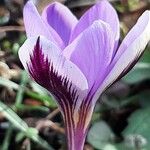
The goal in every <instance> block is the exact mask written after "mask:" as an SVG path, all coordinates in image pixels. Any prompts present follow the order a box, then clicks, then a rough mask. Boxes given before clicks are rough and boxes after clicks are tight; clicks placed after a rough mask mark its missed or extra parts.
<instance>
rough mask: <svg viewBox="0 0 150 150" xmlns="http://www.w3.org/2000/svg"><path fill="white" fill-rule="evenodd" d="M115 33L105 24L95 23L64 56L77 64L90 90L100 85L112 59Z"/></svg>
mask: <svg viewBox="0 0 150 150" xmlns="http://www.w3.org/2000/svg"><path fill="white" fill-rule="evenodd" d="M113 45H114V39H113V33H112V31H111V28H110V26H109V25H108V24H106V23H105V22H103V21H101V20H98V21H95V22H94V23H93V24H92V25H91V26H90V27H89V28H87V29H86V30H85V31H83V32H82V33H81V34H80V35H79V36H78V38H76V39H75V40H74V41H73V42H72V43H71V44H70V45H69V46H68V47H67V48H66V49H64V51H63V54H64V56H65V57H66V58H67V59H70V60H71V61H72V62H73V63H74V64H76V65H77V66H78V67H79V68H80V70H81V71H82V72H83V74H84V75H85V76H86V78H87V80H88V85H89V90H90V89H91V88H92V87H93V86H94V88H93V90H95V88H96V87H97V86H98V85H99V82H100V80H102V79H103V76H104V75H105V69H106V68H107V66H108V65H109V63H110V62H111V59H112V53H113Z"/></svg>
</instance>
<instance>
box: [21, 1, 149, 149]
mask: <svg viewBox="0 0 150 150" xmlns="http://www.w3.org/2000/svg"><path fill="white" fill-rule="evenodd" d="M24 24H25V29H26V33H27V40H26V41H25V43H24V44H23V46H22V47H21V48H20V50H19V57H20V60H21V62H22V64H23V66H24V68H25V69H26V70H27V71H28V72H29V74H30V76H31V77H32V78H33V79H34V80H35V81H36V82H37V83H38V84H40V85H41V86H43V87H44V88H45V89H47V90H48V91H49V92H50V93H51V94H52V96H53V97H54V98H55V100H56V101H57V103H58V105H59V107H60V110H61V113H62V115H63V118H64V121H65V125H66V133H67V138H68V149H69V150H82V149H83V146H84V141H85V137H86V134H87V130H88V126H89V122H90V120H91V116H92V112H93V109H94V106H95V103H96V101H97V99H98V97H99V96H100V95H101V94H102V92H103V91H104V90H105V89H106V88H108V87H109V86H110V85H111V84H112V83H114V82H115V81H116V80H118V79H120V78H121V77H122V76H123V75H125V74H126V73H127V72H128V71H129V70H130V69H131V68H132V67H133V66H134V64H135V63H136V62H137V60H138V58H139V57H140V56H141V54H142V53H143V51H144V49H145V47H146V45H147V43H148V41H149V40H150V11H145V12H144V13H143V14H142V16H141V17H140V18H139V19H138V21H137V23H136V24H135V26H134V27H133V28H132V29H131V31H130V32H129V33H128V34H127V36H126V37H125V39H124V40H123V41H122V43H121V44H120V45H119V44H118V40H119V32H120V31H119V20H118V16H117V13H116V11H115V10H114V8H113V7H112V6H111V4H110V3H109V2H108V1H107V0H101V1H99V2H98V3H97V4H96V5H94V6H93V7H92V8H90V9H89V10H88V11H87V12H86V13H85V14H84V15H83V16H82V17H81V19H80V20H77V19H76V17H75V16H74V15H73V14H72V13H71V12H70V10H69V9H68V8H67V7H65V6H64V5H62V4H60V3H57V2H54V3H52V4H50V5H48V6H47V7H46V8H45V9H44V11H43V13H42V15H41V16H40V15H39V13H38V12H37V9H36V8H35V6H34V5H33V3H32V2H31V1H29V2H27V4H26V5H25V7H24Z"/></svg>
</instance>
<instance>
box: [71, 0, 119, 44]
mask: <svg viewBox="0 0 150 150" xmlns="http://www.w3.org/2000/svg"><path fill="white" fill-rule="evenodd" d="M95 20H102V21H104V22H106V23H108V24H109V25H110V27H111V28H112V31H113V32H114V37H115V40H116V45H115V47H117V43H118V40H119V36H120V30H119V19H118V15H117V13H116V11H115V9H114V8H113V7H112V6H111V5H110V3H109V2H108V1H107V0H101V1H100V2H98V3H97V4H96V5H94V6H93V7H92V8H91V9H89V10H88V11H87V12H86V13H85V14H84V15H83V16H82V17H81V19H80V20H79V23H78V24H77V25H76V27H75V28H74V31H73V32H72V36H71V40H70V41H73V40H74V39H75V38H76V37H77V36H78V35H79V34H80V33H81V32H82V31H84V30H85V29H86V28H87V27H88V26H90V25H91V24H92V23H93V22H94V21H95Z"/></svg>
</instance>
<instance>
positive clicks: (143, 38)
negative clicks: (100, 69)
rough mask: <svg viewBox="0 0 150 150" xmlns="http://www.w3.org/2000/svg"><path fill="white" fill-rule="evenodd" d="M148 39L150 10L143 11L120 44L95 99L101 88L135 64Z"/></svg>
mask: <svg viewBox="0 0 150 150" xmlns="http://www.w3.org/2000/svg"><path fill="white" fill-rule="evenodd" d="M149 41H150V11H145V12H144V13H143V15H142V16H141V17H140V18H139V20H138V21H137V23H136V25H135V26H134V27H133V28H132V29H131V31H130V32H129V33H128V35H127V36H126V37H125V39H124V40H123V42H122V44H121V45H120V48H119V50H118V51H117V54H116V56H115V58H114V60H113V61H112V63H111V65H110V67H109V70H108V73H107V75H106V78H105V80H104V81H103V83H102V85H101V86H100V88H99V90H98V91H97V93H96V95H95V96H94V98H93V99H95V100H96V99H97V98H98V96H99V95H100V93H102V92H103V90H105V89H106V88H107V87H108V86H110V85H111V84H112V83H113V82H115V81H116V80H117V79H118V78H121V77H122V76H123V75H125V74H126V73H127V72H128V71H129V70H130V69H131V68H132V67H133V66H134V65H135V63H136V62H137V60H138V59H139V57H140V56H141V54H142V53H143V51H144V49H145V47H146V45H147V44H148V42H149Z"/></svg>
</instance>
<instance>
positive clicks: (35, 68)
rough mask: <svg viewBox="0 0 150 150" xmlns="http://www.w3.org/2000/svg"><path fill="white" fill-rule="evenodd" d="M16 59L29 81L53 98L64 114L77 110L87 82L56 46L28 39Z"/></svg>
mask: <svg viewBox="0 0 150 150" xmlns="http://www.w3.org/2000/svg"><path fill="white" fill-rule="evenodd" d="M19 57H20V60H21V62H22V64H23V66H24V68H25V69H26V70H27V71H28V72H29V73H30V75H31V76H32V78H33V79H34V80H35V81H36V82H37V83H38V84H40V85H41V86H43V87H44V88H46V89H47V90H48V91H49V92H51V93H52V94H53V95H54V97H55V98H56V99H57V101H58V103H59V105H60V106H61V108H62V109H64V110H63V111H65V108H66V107H73V108H72V109H76V108H77V107H79V105H80V103H81V102H82V99H83V97H84V96H85V95H84V94H86V90H87V89H88V85H87V80H86V78H85V76H84V75H83V73H82V72H81V71H80V70H79V68H78V67H77V66H76V65H74V64H73V63H72V62H70V61H69V60H66V59H65V57H64V56H62V54H61V50H60V49H59V48H58V47H57V46H56V45H54V44H53V43H52V42H51V41H49V40H47V39H45V38H44V37H40V39H39V38H38V40H37V37H32V38H28V39H27V40H26V42H25V43H24V44H23V46H22V47H21V48H20V50H19Z"/></svg>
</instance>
